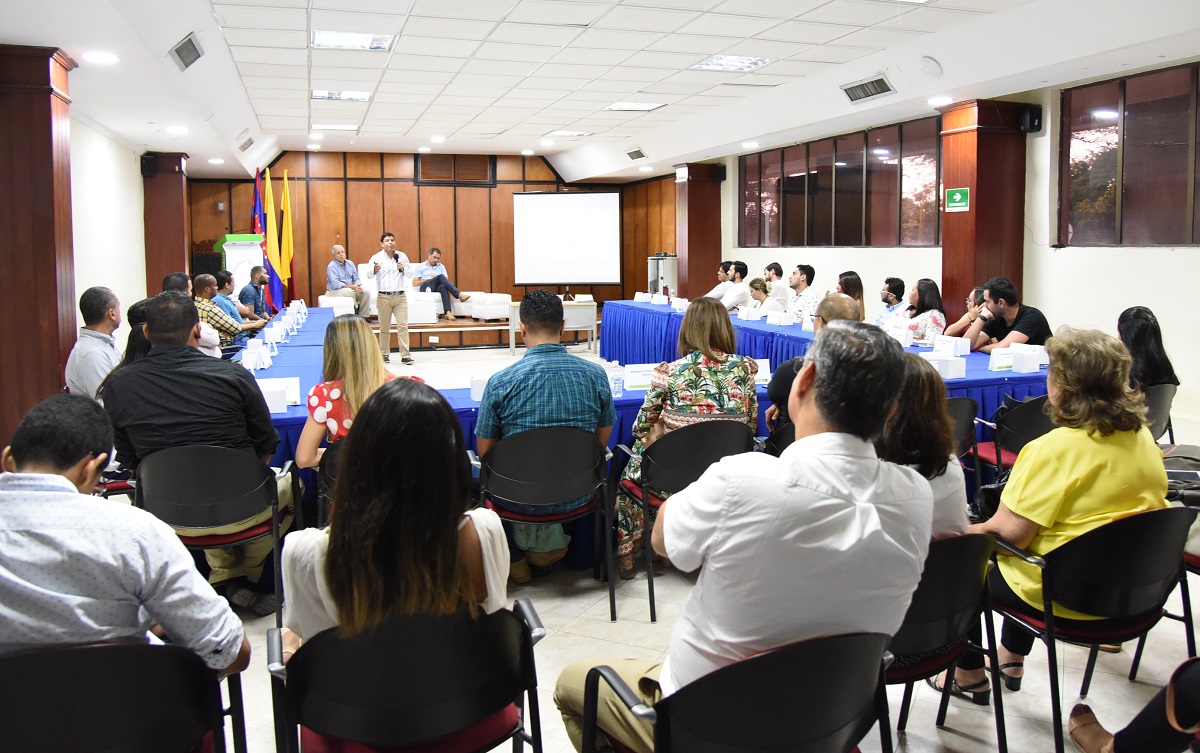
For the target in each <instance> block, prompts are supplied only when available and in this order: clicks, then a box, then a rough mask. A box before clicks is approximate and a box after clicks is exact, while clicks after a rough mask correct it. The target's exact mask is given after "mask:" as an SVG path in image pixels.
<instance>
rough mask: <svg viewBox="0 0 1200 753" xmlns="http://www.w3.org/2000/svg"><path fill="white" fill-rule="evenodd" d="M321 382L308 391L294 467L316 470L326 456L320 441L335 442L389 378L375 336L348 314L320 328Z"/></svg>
mask: <svg viewBox="0 0 1200 753" xmlns="http://www.w3.org/2000/svg"><path fill="white" fill-rule="evenodd" d="M322 376H323V377H324V379H325V381H323V382H320V383H318V384H317V385H316V386H314V387H313V388H312V390H311V391H310V392H309V393H308V421H306V422H305V424H304V430H303V431H302V432H301V433H300V441H299V442H297V443H296V465H298V466H300V467H301V468H315V467H316V466H317V465H318V464H319V463H320V462H321V456H322V455H324V454H325V448H323V447H321V439H322V437H325V438H327V439H328V440H329V442H330V443H333V442H336V441H338V440H339V439H341V438H342V437H344V436H346V433H347V432H349V431H350V426H351V425H352V424H353V423H354V416H355V414H357V413H358V409H359V408H360V407H362V404H363V403H365V402H366V401H367V398H368V397H370V396H371V394H372V393H374V392H375V390H377V389H379V388H380V387H382V386H383V383H384V382H386V381H389V380H390V379H392V375H391V374H388V373H387V370H386V369H384V367H383V357H382V356H381V355H380V354H379V345H378V344H376V341H375V335H374V333H372V332H371V327H370V325H368V324H367V323H366V321H365V320H363V319H362V318H360V317H358V316H354V315H353V314H342V315H341V316H336V317H334V318H333V321H332V322H330V323H329V327H328V328H327V329H326V330H325V368H324V371H323V374H322Z"/></svg>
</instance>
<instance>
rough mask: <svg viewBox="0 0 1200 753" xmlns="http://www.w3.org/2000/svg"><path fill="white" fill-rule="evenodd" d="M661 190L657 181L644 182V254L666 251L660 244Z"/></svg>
mask: <svg viewBox="0 0 1200 753" xmlns="http://www.w3.org/2000/svg"><path fill="white" fill-rule="evenodd" d="M662 204H663V201H662V191H660V190H659V188H658V181H655V182H653V183H647V184H646V256H653V255H654V254H655V253H656V252H658V251H666V250H667V249H665V248H663V246H662ZM672 245H674V244H672Z"/></svg>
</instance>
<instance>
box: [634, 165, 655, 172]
mask: <svg viewBox="0 0 1200 753" xmlns="http://www.w3.org/2000/svg"><path fill="white" fill-rule="evenodd" d="M653 169H654V167H653V166H652V165H642V166H641V167H639V168H638V170H639V171H640V172H643V173H648V172H650V171H651V170H653Z"/></svg>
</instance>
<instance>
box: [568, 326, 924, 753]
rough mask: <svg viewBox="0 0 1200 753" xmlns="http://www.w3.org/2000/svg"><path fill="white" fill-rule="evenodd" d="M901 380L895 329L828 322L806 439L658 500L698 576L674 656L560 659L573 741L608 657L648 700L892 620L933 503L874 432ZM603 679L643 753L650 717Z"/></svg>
mask: <svg viewBox="0 0 1200 753" xmlns="http://www.w3.org/2000/svg"><path fill="white" fill-rule="evenodd" d="M903 382H904V351H903V350H902V349H901V347H900V345H899V343H897V342H896V341H895V340H894V339H893V338H891V337H889V336H888V335H887V334H885V333H884V332H882V331H881V330H879V328H877V327H874V326H871V325H869V324H863V323H861V322H847V321H835V322H830V323H829V325H828V326H826V327H825V328H824V329H822V330H821V332H820V333H819V334H818V335H817V337H816V339H815V340H814V341H813V346H812V348H811V349H810V350H809V351H808V354H807V356H806V357H805V360H804V364H803V366H802V367H801V368H800V371H799V373H798V374H797V375H796V378H795V381H794V382H793V384H792V390H791V395H790V397H789V408H790V413H791V415H792V419H793V422H794V423H795V427H796V441H795V442H794V443H793V444H792V445H791V446H789V447H788V448H787V449H786V450H784V451H783V453H782V455H781V456H780V457H778V458H773V457H771V456H769V455H766V454H763V453H758V452H747V453H744V454H742V455H734V456H731V457H727V458H725V459H724V460H721V461H720V462H718V463H715V464H713V465H712V466H710V467H709V469H708V470H707V471H706V472H705V473H704V475H703V476H701V477H700V479H699V480H697V481H696V482H695V483H693V484H692V485H691V486H689V487H688V488H686V489H684V490H683V491H681V492H678V493H677V494H675V495H674V496H673V497H671V498H670V499H669V500H667V501H666V502H665V503H664V504H663V506H662V507H661V508H660V509H659V512H658V521H657V522H656V523H655V524H654V533H653V535H652V537H651V542H652V545H653V546H654V549H655V551H657V552H658V553H659V554H661V555H662V556H664V557H669V558H670V559H671V563H672V564H673V565H674V566H676V567H678V568H679V569H681V570H684V571H692V570H697V569H698V570H699V571H700V575H699V578H698V580H697V581H696V585H695V586H694V587H693V588H692V592H691V595H690V596H689V597H688V602H687V605H686V606H685V607H684V609H683V612H682V613H681V614H680V616H679V618H678V620H677V621H676V623H675V628H674V630H673V631H672V633H671V643H670V649H669V650H668V652H667V656H666V659H665V661H662V662H659V661H646V660H584V661H579V662H575V663H573V664H571V665H569V666H568V667H567V668H566V669H565V670H563V673H562V675H561V676H560V677H559V680H558V685H557V687H556V688H555V691H554V702H555V704H556V705H557V706H558V708H559V710H560V711H561V712H562V714H563V721H564V723H565V724H566V727H567V733H568V734H569V735H570V736H571V740H572V742H573V743H574V744H575V747H576V749H577V750H580V749H581V747H580V746H581V739H582V720H583V716H582V715H583V694H584V678H585V677H586V675H587V672H588V670H590V669H591V668H592V667H593V666H596V665H597V664H607V665H609V666H611V667H613V668H614V669H615V670H616V671H617V673H618V674H620V675H621V676H622V678H623V679H624V680H625V681H626V683H627V684H628V685H629V687H630V688H632V689H633V692H634V693H635V694H637V695H638V696H639V697H640V698H641V699H642V702H643V703H645V704H646V705H648V706H652V705H653V704H655V703H657V702H658V701H659V700H660V699H662V698H663V697H664V696H667V695H670V694H671V693H674V692H675V691H677V690H678V689H679V688H681V687H684V686H685V685H687V684H688V683H691V682H693V681H695V680H697V679H699V678H701V677H703V676H705V675H707V674H708V673H710V672H713V671H715V670H718V669H720V668H722V667H724V666H727V665H729V664H733V663H734V662H737V661H740V660H742V659H745V658H747V657H750V656H753V655H755V654H758V653H761V652H763V651H767V650H769V649H772V648H776V647H779V646H784V645H787V644H789V643H794V642H797V641H803V640H807V639H810V638H817V637H821V636H829V635H839V634H844V633H856V632H872V633H885V634H888V635H891V634H894V633H895V632H896V630H897V629H898V628H899V627H900V624H901V622H903V620H904V614H905V612H906V611H907V609H908V604H909V601H910V600H911V598H912V592H913V591H914V590H915V589H916V587H917V582H918V581H919V580H920V578H921V570H922V568H923V566H924V562H925V555H926V553H927V551H928V548H929V536H930V531H931V529H932V519H933V495H932V493H931V492H930V489H929V483H928V482H927V481H926V480H925V479H923V478H921V476H920V475H919V474H917V472H916V471H914V470H912V469H911V468H905V467H902V466H898V465H894V464H892V463H887V462H885V461H883V460H880V459H879V458H878V457H877V456H876V454H875V448H874V446H873V445H872V444H871V442H872V440H873V439H874V438H875V437H877V436H879V434H880V432H881V431H882V430H883V427H884V424H885V422H886V421H887V418H888V416H889V415H890V413H891V411H892V409H893V407H894V405H895V402H896V398H897V397H898V395H899V392H900V389H901V386H902V384H903ZM600 687H601V690H600V692H601V699H600V704H599V705H600V708H599V717H598V723H599V725H600V728H601V729H603V730H604V731H605V732H606V733H607V734H608V735H610V736H611V737H614V738H616V739H618V740H619V741H620V742H622V743H624V744H625V745H627V746H628V747H630V748H632V749H633V750H635V751H638V753H648V751H651V750H652V749H653V739H654V738H653V730H652V729H651V727H650V725H649V724H648V723H646V722H644V721H642V720H641V719H639V718H638V717H636V716H634V715H633V714H632V713H630V712H628V711H627V710H626V708H625V705H624V704H623V703H621V701H620V700H618V699H617V698H616V695H615V693H613V692H612V691H611V690H610V689H609V688H608V686H607V685H606V684H605V683H603V682H602V683H601V685H600ZM753 690H754V689H753V688H747V691H748V692H752V691H753Z"/></svg>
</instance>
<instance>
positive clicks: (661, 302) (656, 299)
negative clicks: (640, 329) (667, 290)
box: [650, 293, 671, 306]
mask: <svg viewBox="0 0 1200 753" xmlns="http://www.w3.org/2000/svg"><path fill="white" fill-rule="evenodd" d="M650 302H651V303H653V304H656V305H658V306H665V305H666V304H668V303H670V302H671V301H670V299H668V298H667V297H666V296H665V295H663V294H662V293H655V294H654V295H653V296H651V297H650Z"/></svg>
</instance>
